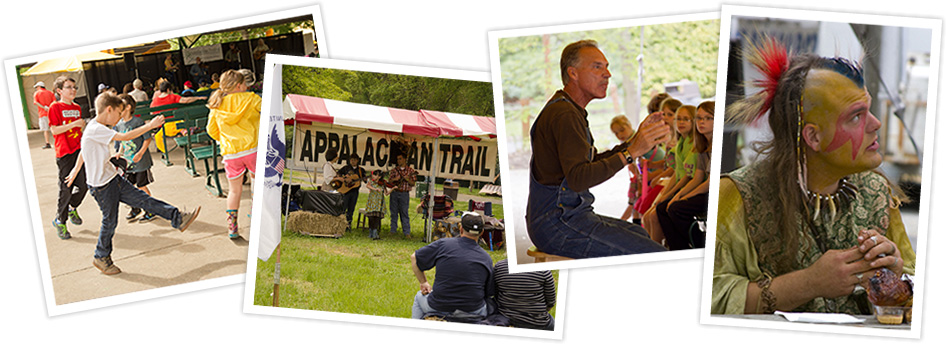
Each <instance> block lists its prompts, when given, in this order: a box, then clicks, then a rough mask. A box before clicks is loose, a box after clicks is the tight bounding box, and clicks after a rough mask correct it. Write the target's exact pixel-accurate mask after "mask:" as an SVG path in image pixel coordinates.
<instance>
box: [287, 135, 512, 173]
mask: <svg viewBox="0 0 946 344" xmlns="http://www.w3.org/2000/svg"><path fill="white" fill-rule="evenodd" d="M396 140H403V141H406V142H407V143H408V144H409V145H410V147H411V149H410V150H409V152H410V153H408V155H407V164H408V165H409V166H411V167H412V168H413V169H414V170H416V171H417V172H419V173H420V174H421V175H429V173H430V171H431V169H432V168H436V169H437V177H438V178H451V179H460V180H474V181H482V182H492V181H493V178H494V177H495V176H496V174H497V173H499V171H498V170H497V166H496V158H497V154H498V152H497V150H496V140H495V139H490V140H485V139H484V140H481V141H474V140H472V139H453V138H440V139H438V140H437V145H438V147H435V146H434V138H432V137H427V136H419V135H406V134H404V135H402V134H392V133H381V132H374V131H369V130H366V129H356V128H347V127H346V128H340V127H337V126H334V127H333V126H329V125H321V124H315V125H302V124H300V125H299V126H298V127H297V128H296V131H295V133H294V134H293V144H292V158H291V160H290V161H291V163H290V166H292V168H293V169H308V170H313V169H314V168H317V167H319V166H322V164H323V163H324V162H325V152H326V151H327V150H328V149H330V148H336V149H337V150H338V155H339V158H338V165H342V164H345V163H347V161H348V157H350V156H351V155H352V154H353V153H356V154H358V155H359V156H360V157H361V166H362V167H364V168H365V170H367V171H369V172H370V171H372V170H375V169H385V168H388V167H393V166H394V165H395V162H396V160H395V159H396V157H395V156H392V152H391V147H392V145H395V143H393V141H396ZM435 148H436V149H435ZM435 150H436V151H437V152H436V155H435ZM435 159H436V166H435V165H434V160H435Z"/></svg>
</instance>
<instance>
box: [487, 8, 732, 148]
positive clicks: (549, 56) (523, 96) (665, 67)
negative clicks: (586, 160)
mask: <svg viewBox="0 0 946 344" xmlns="http://www.w3.org/2000/svg"><path fill="white" fill-rule="evenodd" d="M642 34H643V39H641V35H642ZM582 39H593V40H596V41H597V42H598V47H599V48H600V49H601V50H602V52H604V54H605V56H606V57H607V58H608V61H609V63H610V66H609V70H610V72H611V79H610V84H611V85H610V88H609V90H608V97H607V98H605V99H602V100H598V101H594V102H592V103H590V104H589V105H588V107H587V110H588V111H589V113H590V115H589V122H590V125H591V126H592V132H593V135H594V136H596V137H605V136H609V135H610V129H609V127H608V125H607V123H610V119H611V117H613V116H614V115H618V114H624V115H627V116H628V118H630V119H631V120H632V121H634V120H635V119H636V120H641V119H643V117H644V116H643V115H642V114H643V113H644V112H645V109H644V107H645V106H646V104H647V102H648V101H649V100H650V98H651V97H652V96H653V95H655V94H657V93H660V92H664V91H665V88H664V84H667V83H671V82H677V81H681V80H684V79H687V80H690V81H693V82H696V83H697V84H698V85H699V89H700V96H701V97H703V98H711V97H713V96H715V93H716V64H717V52H718V44H719V20H703V21H691V22H683V23H669V24H657V25H648V26H643V27H641V26H635V27H623V28H614V29H603V30H593V31H577V32H565V33H555V34H546V35H539V36H523V37H509V38H502V39H500V40H499V44H498V47H499V58H500V66H499V68H500V70H501V77H502V88H503V103H504V104H503V109H504V113H505V117H506V121H507V123H508V124H509V126H508V128H514V127H518V126H519V125H513V124H514V123H517V122H519V123H522V124H523V125H521V127H522V132H521V133H520V132H519V131H518V130H510V131H508V132H507V134H509V135H511V136H513V138H512V139H511V140H512V141H516V142H515V143H518V144H519V145H520V146H522V147H526V146H525V144H526V141H525V140H527V139H528V133H527V130H528V127H529V126H528V123H529V122H530V121H531V120H533V119H534V116H535V115H537V114H538V113H539V111H541V108H542V106H543V105H544V103H545V100H546V99H548V97H549V96H551V95H552V93H554V91H555V90H557V89H560V88H562V79H561V72H560V67H559V61H560V58H561V53H562V49H563V48H564V47H565V46H566V45H568V44H569V43H571V42H575V41H578V40H582ZM638 56H642V57H643V59H642V60H643V82H642V84H643V85H638V84H639V83H640V82H639V81H638V80H639V77H640V72H639V70H640V69H641V64H640V63H639V62H638ZM494 68H495V67H494ZM639 88H640V91H638V89H639ZM638 92H639V93H638ZM638 94H639V96H638ZM512 141H511V142H512ZM601 143H604V144H607V143H608V141H607V140H602V141H601ZM511 147H513V148H514V147H515V145H512V146H511Z"/></svg>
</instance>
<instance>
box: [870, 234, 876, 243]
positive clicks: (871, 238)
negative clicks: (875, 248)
mask: <svg viewBox="0 0 946 344" xmlns="http://www.w3.org/2000/svg"><path fill="white" fill-rule="evenodd" d="M870 241H873V242H874V245H877V236H876V235H874V236H871V237H870Z"/></svg>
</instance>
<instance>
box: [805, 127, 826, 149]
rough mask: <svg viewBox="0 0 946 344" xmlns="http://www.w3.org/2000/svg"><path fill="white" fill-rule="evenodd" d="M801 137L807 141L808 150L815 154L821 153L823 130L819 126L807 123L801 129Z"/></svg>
mask: <svg viewBox="0 0 946 344" xmlns="http://www.w3.org/2000/svg"><path fill="white" fill-rule="evenodd" d="M801 137H802V139H803V140H805V144H807V145H808V148H810V149H811V150H813V151H815V152H820V151H821V139H822V134H821V128H818V125H816V124H811V123H807V124H805V127H803V128H802V129H801Z"/></svg>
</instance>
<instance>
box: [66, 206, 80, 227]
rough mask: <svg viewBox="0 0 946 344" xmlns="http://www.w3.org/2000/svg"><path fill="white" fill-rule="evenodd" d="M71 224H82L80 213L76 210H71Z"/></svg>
mask: <svg viewBox="0 0 946 344" xmlns="http://www.w3.org/2000/svg"><path fill="white" fill-rule="evenodd" d="M69 222H72V224H74V225H76V226H78V225H81V224H82V218H81V217H79V212H78V211H77V210H76V208H71V209H69Z"/></svg>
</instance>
